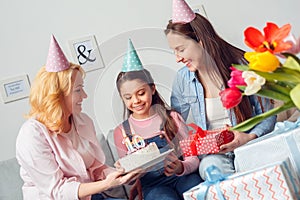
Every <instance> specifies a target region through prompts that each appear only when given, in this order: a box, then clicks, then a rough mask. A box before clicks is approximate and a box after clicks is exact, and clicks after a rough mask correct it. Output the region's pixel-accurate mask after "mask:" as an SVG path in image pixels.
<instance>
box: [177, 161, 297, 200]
mask: <svg viewBox="0 0 300 200" xmlns="http://www.w3.org/2000/svg"><path fill="white" fill-rule="evenodd" d="M295 177H296V175H295V172H294V171H293V170H292V168H291V166H290V161H289V159H287V160H285V161H283V162H277V163H274V164H272V165H269V166H265V167H264V168H261V169H257V170H252V171H249V172H245V173H236V174H234V175H230V176H228V177H227V178H226V179H225V180H223V181H221V182H220V181H219V182H214V183H213V184H207V181H206V183H205V182H204V183H201V184H199V185H198V186H195V187H193V188H191V189H190V190H188V191H187V192H185V193H183V197H184V199H185V200H195V199H203V200H205V199H209V200H221V199H230V200H241V199H242V200H248V199H249V200H250V199H251V200H272V199H278V200H288V199H289V200H293V199H299V181H298V179H297V178H295ZM205 185H208V187H207V186H205ZM203 187H204V188H203ZM206 188H208V189H206ZM203 191H207V192H206V194H205V195H203ZM200 193H202V195H201V194H200ZM220 194H221V196H220Z"/></svg>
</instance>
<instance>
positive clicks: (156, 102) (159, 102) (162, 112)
mask: <svg viewBox="0 0 300 200" xmlns="http://www.w3.org/2000/svg"><path fill="white" fill-rule="evenodd" d="M132 80H140V81H142V82H144V83H146V84H148V85H149V87H150V88H152V87H153V86H154V85H155V84H154V80H153V78H152V76H151V74H150V72H149V71H148V70H146V69H144V70H140V71H130V72H120V73H119V75H118V77H117V80H116V85H117V89H118V92H119V94H120V87H121V86H122V84H123V83H124V82H126V81H132ZM123 105H124V113H123V118H124V119H125V118H128V117H129V115H130V114H132V111H131V110H129V109H127V108H126V106H125V104H124V102H123ZM151 106H152V108H153V109H154V110H155V112H156V113H158V115H159V116H160V117H161V119H162V122H163V124H162V125H163V129H164V131H165V132H166V134H167V136H168V138H169V139H170V140H172V139H173V138H174V137H175V134H176V133H177V132H178V127H177V126H176V124H175V121H174V120H173V118H172V116H171V115H170V113H171V111H174V110H172V109H171V108H170V106H169V105H168V104H167V103H166V102H165V101H164V99H163V98H162V97H161V95H160V94H159V93H158V92H157V90H156V89H155V92H154V94H153V95H152V104H151ZM174 112H175V111H174Z"/></svg>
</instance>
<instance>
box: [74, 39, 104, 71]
mask: <svg viewBox="0 0 300 200" xmlns="http://www.w3.org/2000/svg"><path fill="white" fill-rule="evenodd" d="M69 46H70V49H71V53H72V56H73V58H74V59H75V60H76V62H77V64H79V65H81V66H82V67H83V68H84V70H85V71H86V72H89V71H92V70H96V69H100V68H103V67H104V63H103V59H102V56H101V54H100V50H99V47H98V44H97V40H96V37H95V36H94V35H90V36H85V37H81V38H77V39H73V40H69Z"/></svg>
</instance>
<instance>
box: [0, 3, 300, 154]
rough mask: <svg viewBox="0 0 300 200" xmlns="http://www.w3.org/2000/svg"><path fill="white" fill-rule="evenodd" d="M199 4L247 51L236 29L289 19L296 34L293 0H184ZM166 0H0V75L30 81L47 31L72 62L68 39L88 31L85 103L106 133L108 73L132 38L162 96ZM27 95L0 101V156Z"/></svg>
mask: <svg viewBox="0 0 300 200" xmlns="http://www.w3.org/2000/svg"><path fill="white" fill-rule="evenodd" d="M188 2H190V4H191V5H193V6H194V5H200V4H203V5H204V7H205V10H206V12H207V14H208V18H209V20H210V21H211V22H212V23H213V25H214V26H215V28H216V30H217V32H218V33H219V34H220V35H221V36H222V37H223V38H224V39H226V40H228V41H229V42H231V43H233V44H234V45H237V46H239V47H241V48H244V49H246V50H247V47H245V46H244V44H243V30H244V29H245V28H246V27H247V26H249V25H253V26H256V27H258V28H260V29H262V28H263V26H264V25H265V23H266V22H267V21H273V22H275V23H277V24H278V25H280V26H281V25H283V24H285V23H291V24H292V26H293V32H294V33H295V34H296V35H299V34H300V24H299V19H300V13H299V11H298V8H299V7H300V1H299V0H287V1H282V0H251V1H250V0H248V1H245V0H226V1H224V0H223V1H220V0H201V1H200V0H190V1H188ZM171 6H172V0H151V1H150V0H107V1H104V0H85V1H75V0H63V1H62V0H52V1H45V0H27V1H13V0H1V2H0V24H1V31H0V38H1V39H0V58H1V66H0V67H1V75H0V80H2V79H6V78H9V77H14V76H17V75H20V74H28V76H29V78H30V80H32V79H33V78H34V76H35V74H36V72H37V71H38V69H39V68H40V67H41V66H42V65H44V64H45V61H46V56H47V53H48V47H49V41H50V34H54V35H55V36H56V38H57V40H58V41H59V43H60V45H61V47H62V49H63V50H64V52H65V53H66V55H67V57H68V58H69V60H70V61H74V59H73V58H72V56H71V53H70V49H69V46H68V40H70V39H74V38H78V37H82V36H86V35H95V36H96V38H97V41H98V44H99V48H100V51H101V53H102V56H103V60H104V64H105V66H106V67H105V68H104V69H101V70H96V71H93V72H89V73H87V77H86V80H85V88H86V90H87V93H88V94H89V98H88V100H86V101H85V103H84V110H85V112H87V113H88V114H89V115H90V116H91V117H92V118H93V119H94V120H95V124H96V127H97V131H98V132H99V133H100V132H102V133H104V134H106V133H107V131H108V130H109V129H111V128H113V127H114V126H115V125H116V124H118V123H119V122H120V121H121V116H120V114H121V113H122V107H121V104H120V101H119V99H118V95H117V94H116V92H115V86H114V80H115V78H116V75H117V72H118V70H119V67H120V65H121V59H122V55H123V54H124V52H125V51H126V48H127V39H128V37H131V38H132V40H133V42H134V45H135V47H136V48H137V49H138V50H139V52H140V53H139V54H140V57H141V60H142V62H143V63H144V64H145V65H146V67H147V68H149V69H150V70H151V71H153V76H154V79H155V80H156V81H157V84H158V88H159V91H161V93H162V94H163V96H164V97H165V98H166V100H167V101H169V99H168V97H169V91H170V84H171V81H172V78H173V76H174V73H175V71H176V70H177V69H178V68H179V67H180V65H178V64H176V63H175V61H174V57H173V56H172V55H171V54H170V51H169V49H168V46H167V43H166V40H165V38H164V35H163V32H162V30H163V29H164V27H165V25H166V24H167V21H168V20H169V18H170V17H171ZM28 110H29V106H28V98H25V99H22V100H19V101H15V102H11V103H7V104H4V103H3V102H2V101H0V115H1V122H0V125H1V131H0V137H1V140H0V160H5V159H8V158H11V157H14V155H15V139H16V136H17V134H18V130H19V128H20V126H21V124H22V123H23V122H24V120H25V119H24V118H23V115H24V114H25V113H27V112H28Z"/></svg>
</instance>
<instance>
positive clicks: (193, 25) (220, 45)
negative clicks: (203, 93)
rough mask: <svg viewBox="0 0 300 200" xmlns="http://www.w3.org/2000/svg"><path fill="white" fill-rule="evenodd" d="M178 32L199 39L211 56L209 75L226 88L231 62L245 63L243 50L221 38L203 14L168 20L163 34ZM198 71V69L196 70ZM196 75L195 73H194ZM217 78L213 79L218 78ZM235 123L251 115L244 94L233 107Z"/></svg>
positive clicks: (250, 109)
mask: <svg viewBox="0 0 300 200" xmlns="http://www.w3.org/2000/svg"><path fill="white" fill-rule="evenodd" d="M170 32H173V33H178V34H182V35H183V36H186V37H188V38H191V39H193V40H194V41H196V42H199V41H201V43H202V45H203V49H204V50H205V51H206V53H207V54H208V56H209V57H210V58H213V59H212V60H213V63H212V64H211V66H209V67H210V68H211V70H210V73H209V74H210V77H211V78H214V77H220V78H221V84H222V85H224V86H225V88H227V87H228V86H227V81H228V80H229V79H230V73H231V70H230V68H229V67H230V66H231V65H232V64H234V63H235V64H237V63H239V64H247V61H246V60H245V58H244V53H245V52H244V51H243V50H241V49H239V48H237V47H234V46H233V45H231V44H229V43H228V42H226V41H225V40H223V39H222V38H221V37H220V36H218V34H217V33H216V31H215V30H214V28H213V26H212V25H211V23H210V22H209V21H208V20H207V19H206V18H205V17H203V16H201V15H199V14H198V13H196V18H195V19H194V20H192V21H191V22H190V23H186V24H182V23H172V20H170V21H169V24H168V25H167V28H166V30H165V34H166V35H167V34H168V33H170ZM196 73H198V71H197V72H196ZM196 75H197V74H196ZM220 78H217V79H215V80H219V79H220ZM233 111H234V113H235V116H236V119H237V123H240V122H242V121H244V120H246V119H248V118H250V117H251V116H252V108H251V104H250V101H249V98H248V97H246V96H244V97H243V100H242V102H241V103H240V104H239V105H238V106H236V107H234V108H233Z"/></svg>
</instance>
